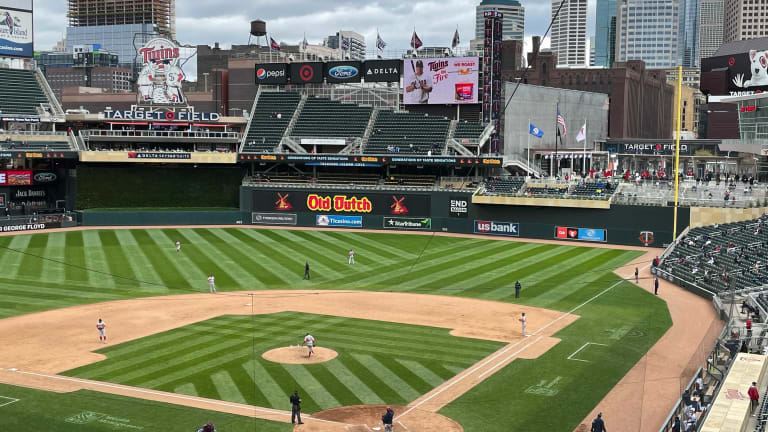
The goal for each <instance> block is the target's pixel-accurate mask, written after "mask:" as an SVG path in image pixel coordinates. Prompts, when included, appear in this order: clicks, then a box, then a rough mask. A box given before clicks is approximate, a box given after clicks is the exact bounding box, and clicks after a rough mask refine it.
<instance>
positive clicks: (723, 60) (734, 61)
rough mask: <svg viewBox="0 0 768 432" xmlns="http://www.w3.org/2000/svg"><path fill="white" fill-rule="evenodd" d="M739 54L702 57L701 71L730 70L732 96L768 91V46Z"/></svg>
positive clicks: (729, 89) (729, 81) (729, 91)
mask: <svg viewBox="0 0 768 432" xmlns="http://www.w3.org/2000/svg"><path fill="white" fill-rule="evenodd" d="M763 48H766V50H749V51H746V52H743V53H739V54H732V55H725V56H718V57H709V58H703V59H701V71H702V72H713V71H716V70H723V69H727V70H728V93H729V95H730V96H747V95H752V94H755V93H760V92H764V91H768V46H765V47H763Z"/></svg>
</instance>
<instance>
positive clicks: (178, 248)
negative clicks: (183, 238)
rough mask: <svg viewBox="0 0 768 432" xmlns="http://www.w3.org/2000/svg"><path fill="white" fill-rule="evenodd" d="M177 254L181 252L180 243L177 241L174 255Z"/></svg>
mask: <svg viewBox="0 0 768 432" xmlns="http://www.w3.org/2000/svg"><path fill="white" fill-rule="evenodd" d="M179 252H181V242H180V241H177V242H176V253H179Z"/></svg>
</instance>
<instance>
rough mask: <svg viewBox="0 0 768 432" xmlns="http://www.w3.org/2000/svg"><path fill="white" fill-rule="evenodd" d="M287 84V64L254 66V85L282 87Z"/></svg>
mask: <svg viewBox="0 0 768 432" xmlns="http://www.w3.org/2000/svg"><path fill="white" fill-rule="evenodd" d="M287 83H288V63H261V64H257V65H256V84H269V85H282V84H287Z"/></svg>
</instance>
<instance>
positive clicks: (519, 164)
mask: <svg viewBox="0 0 768 432" xmlns="http://www.w3.org/2000/svg"><path fill="white" fill-rule="evenodd" d="M508 167H513V168H519V169H521V170H523V171H525V172H526V173H528V175H530V176H531V177H536V178H542V177H543V176H544V175H543V174H542V173H541V171H539V170H538V169H536V168H535V167H534V166H532V165H528V164H527V163H526V162H525V161H523V160H520V159H517V158H510V157H505V158H504V168H508Z"/></svg>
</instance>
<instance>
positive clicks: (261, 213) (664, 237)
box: [240, 186, 690, 247]
mask: <svg viewBox="0 0 768 432" xmlns="http://www.w3.org/2000/svg"><path fill="white" fill-rule="evenodd" d="M339 196H343V197H345V198H342V199H339V200H338V201H337V199H336V197H339ZM240 208H241V210H242V212H243V215H244V217H248V215H250V216H251V218H250V220H243V223H246V224H247V223H255V224H257V225H267V226H270V225H274V226H277V225H286V226H305V227H349V228H366V229H380V230H388V229H412V230H415V231H427V232H429V231H441V232H455V233H465V234H467V233H476V234H485V235H489V236H510V237H524V238H536V239H549V240H552V239H558V231H559V232H560V234H561V237H560V238H559V239H564V240H573V241H574V242H582V241H583V242H584V243H589V242H598V243H602V242H605V243H611V244H621V245H631V246H644V245H645V246H654V247H661V246H662V245H664V244H668V243H670V242H671V241H672V221H673V208H670V207H656V206H624V205H612V206H611V208H610V209H594V208H557V207H531V206H514V205H498V204H475V203H473V202H472V194H470V193H459V192H447V191H446V192H410V191H409V192H401V191H392V192H383V191H378V190H376V191H373V190H371V191H354V190H343V189H339V190H330V189H301V188H284V189H283V188H275V187H265V188H258V187H250V186H243V187H241V189H240ZM403 208H405V209H406V210H405V211H404V210H403ZM689 222H690V209H688V208H680V209H679V212H678V233H679V232H682V231H683V230H684V229H685V228H686V227H687V226H688V224H689ZM558 228H560V230H558ZM571 234H573V235H571ZM579 239H581V240H579ZM585 239H589V240H585Z"/></svg>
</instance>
